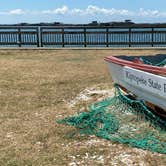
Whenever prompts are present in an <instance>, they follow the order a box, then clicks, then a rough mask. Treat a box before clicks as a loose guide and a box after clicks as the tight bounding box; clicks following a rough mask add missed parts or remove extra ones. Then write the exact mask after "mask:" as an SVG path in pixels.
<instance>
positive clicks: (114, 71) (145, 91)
mask: <svg viewBox="0 0 166 166" xmlns="http://www.w3.org/2000/svg"><path fill="white" fill-rule="evenodd" d="M107 63H108V67H109V71H110V73H111V76H112V79H113V81H114V83H116V84H119V85H120V86H122V87H124V88H125V89H127V91H128V92H131V93H132V94H134V95H135V96H136V97H137V99H139V100H143V101H147V102H149V103H152V104H154V105H156V106H158V107H160V108H162V109H163V110H166V77H161V76H159V75H155V74H151V73H148V72H145V71H141V70H138V69H134V68H131V67H126V66H122V65H119V64H115V63H113V62H107ZM138 80H139V81H138Z"/></svg>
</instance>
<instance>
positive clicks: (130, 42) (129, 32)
mask: <svg viewBox="0 0 166 166" xmlns="http://www.w3.org/2000/svg"><path fill="white" fill-rule="evenodd" d="M129 47H131V28H129Z"/></svg>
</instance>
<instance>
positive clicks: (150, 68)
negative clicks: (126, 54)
mask: <svg viewBox="0 0 166 166" xmlns="http://www.w3.org/2000/svg"><path fill="white" fill-rule="evenodd" d="M104 60H105V61H107V62H111V63H115V64H118V65H121V66H128V67H132V68H135V69H138V70H142V71H146V72H149V73H154V74H159V75H166V68H163V67H158V66H152V65H148V64H140V63H135V62H132V61H128V60H124V59H120V58H117V57H115V56H109V57H105V58H104Z"/></svg>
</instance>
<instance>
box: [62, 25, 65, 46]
mask: <svg viewBox="0 0 166 166" xmlns="http://www.w3.org/2000/svg"><path fill="white" fill-rule="evenodd" d="M62 47H65V38H64V28H62Z"/></svg>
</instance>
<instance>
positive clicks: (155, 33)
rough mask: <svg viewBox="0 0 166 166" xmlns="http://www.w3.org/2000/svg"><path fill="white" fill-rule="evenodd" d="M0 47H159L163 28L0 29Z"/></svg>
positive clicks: (163, 37)
mask: <svg viewBox="0 0 166 166" xmlns="http://www.w3.org/2000/svg"><path fill="white" fill-rule="evenodd" d="M0 46H16V47H26V46H30V47H32V46H33V47H73V46H74V47H92V46H94V47H161V46H166V26H153V27H151V26H130V27H111V26H110V27H109V26H82V27H81V26H70V27H69V26H64V27H62V26H40V27H38V26H33V27H32V26H0Z"/></svg>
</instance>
